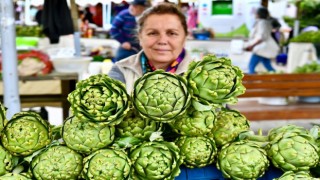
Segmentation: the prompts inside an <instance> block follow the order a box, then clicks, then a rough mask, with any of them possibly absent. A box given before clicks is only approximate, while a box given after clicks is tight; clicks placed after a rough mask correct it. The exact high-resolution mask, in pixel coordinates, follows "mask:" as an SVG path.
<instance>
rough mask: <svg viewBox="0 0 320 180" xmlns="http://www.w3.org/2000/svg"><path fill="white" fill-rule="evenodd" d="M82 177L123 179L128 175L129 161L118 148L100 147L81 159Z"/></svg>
mask: <svg viewBox="0 0 320 180" xmlns="http://www.w3.org/2000/svg"><path fill="white" fill-rule="evenodd" d="M83 163H84V168H83V171H82V173H81V176H82V177H83V178H84V179H114V180H123V179H127V178H128V177H129V173H130V170H131V161H130V159H129V158H128V156H127V154H126V153H125V152H124V151H122V150H119V149H100V150H98V151H96V152H94V153H92V154H91V155H89V156H88V157H85V158H84V159H83Z"/></svg>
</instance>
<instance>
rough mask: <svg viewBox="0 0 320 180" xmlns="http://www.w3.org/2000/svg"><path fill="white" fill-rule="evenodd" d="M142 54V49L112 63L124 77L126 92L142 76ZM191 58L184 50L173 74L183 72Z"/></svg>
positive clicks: (131, 88) (129, 91)
mask: <svg viewBox="0 0 320 180" xmlns="http://www.w3.org/2000/svg"><path fill="white" fill-rule="evenodd" d="M141 54H142V51H140V52H139V53H138V54H135V55H132V56H130V57H128V58H126V59H123V60H121V61H118V62H116V63H115V64H114V66H117V67H118V68H119V70H120V71H121V73H122V75H123V76H124V79H125V85H126V88H127V92H128V93H131V92H132V90H133V88H134V82H135V81H136V80H137V79H138V78H140V77H141V76H143V74H142V73H143V72H142V68H141V64H140V56H141ZM192 61H193V60H192V59H191V57H190V56H189V55H188V53H187V52H186V55H185V57H184V59H183V61H182V62H181V63H180V64H179V66H178V68H177V70H176V72H175V74H179V75H182V74H183V73H185V72H186V71H187V69H188V65H189V63H190V62H192Z"/></svg>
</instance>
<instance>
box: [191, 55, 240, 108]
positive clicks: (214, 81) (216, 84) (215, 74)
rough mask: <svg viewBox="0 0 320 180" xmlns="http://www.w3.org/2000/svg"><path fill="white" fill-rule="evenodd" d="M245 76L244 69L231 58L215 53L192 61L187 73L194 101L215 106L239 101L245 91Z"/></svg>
mask: <svg viewBox="0 0 320 180" xmlns="http://www.w3.org/2000/svg"><path fill="white" fill-rule="evenodd" d="M243 76H244V75H243V73H242V71H241V70H240V69H239V68H238V67H237V66H234V65H232V63H231V60H230V59H229V58H224V57H223V58H217V57H216V56H214V55H207V56H204V57H203V59H202V61H197V62H192V63H190V65H189V67H188V71H187V72H186V74H185V77H186V79H187V82H188V90H189V92H190V93H191V94H192V97H193V99H194V102H193V103H195V104H198V103H200V104H203V105H212V106H215V107H219V106H221V105H222V104H225V103H228V104H235V103H237V102H238V99H237V96H239V95H241V94H243V93H244V92H245V87H244V86H243V85H242V78H243Z"/></svg>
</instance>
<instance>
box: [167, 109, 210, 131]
mask: <svg viewBox="0 0 320 180" xmlns="http://www.w3.org/2000/svg"><path fill="white" fill-rule="evenodd" d="M215 120H216V114H215V111H214V110H204V111H198V110H196V109H195V108H193V106H190V107H189V108H188V109H187V112H186V113H185V114H184V115H183V116H181V117H178V118H176V119H175V120H174V121H172V122H170V123H169V124H170V126H171V127H172V129H173V130H174V131H175V132H176V133H178V134H180V135H185V136H204V135H206V134H208V133H209V132H211V129H212V128H213V124H214V122H215Z"/></svg>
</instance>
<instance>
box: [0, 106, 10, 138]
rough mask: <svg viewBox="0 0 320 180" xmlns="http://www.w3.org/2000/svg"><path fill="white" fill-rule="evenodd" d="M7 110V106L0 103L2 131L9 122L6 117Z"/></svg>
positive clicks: (0, 128)
mask: <svg viewBox="0 0 320 180" xmlns="http://www.w3.org/2000/svg"><path fill="white" fill-rule="evenodd" d="M6 111H7V108H6V107H4V106H3V105H2V103H0V132H1V131H2V129H3V128H4V126H5V125H6V124H7V122H8V120H7V118H6Z"/></svg>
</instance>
